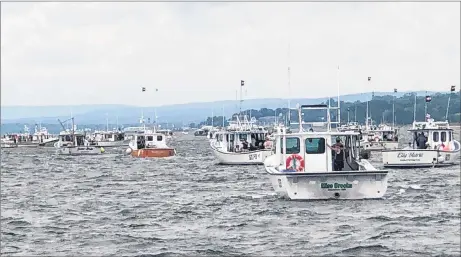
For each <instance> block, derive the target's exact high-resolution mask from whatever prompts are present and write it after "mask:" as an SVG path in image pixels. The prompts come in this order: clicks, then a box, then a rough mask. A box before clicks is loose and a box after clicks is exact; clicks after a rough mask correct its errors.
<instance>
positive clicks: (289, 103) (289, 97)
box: [285, 43, 291, 126]
mask: <svg viewBox="0 0 461 257" xmlns="http://www.w3.org/2000/svg"><path fill="white" fill-rule="evenodd" d="M290 50H291V46H290V43H288V124H285V125H288V126H290V123H291V68H290Z"/></svg>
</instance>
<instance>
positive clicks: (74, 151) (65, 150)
mask: <svg viewBox="0 0 461 257" xmlns="http://www.w3.org/2000/svg"><path fill="white" fill-rule="evenodd" d="M57 153H58V154H59V155H98V154H102V153H104V149H102V148H99V147H93V146H90V147H61V148H58V150H57Z"/></svg>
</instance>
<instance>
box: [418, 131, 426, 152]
mask: <svg viewBox="0 0 461 257" xmlns="http://www.w3.org/2000/svg"><path fill="white" fill-rule="evenodd" d="M426 142H427V138H426V136H424V134H423V133H422V132H421V133H419V134H418V136H417V137H416V145H417V147H418V149H426Z"/></svg>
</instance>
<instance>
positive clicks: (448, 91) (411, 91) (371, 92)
mask: <svg viewBox="0 0 461 257" xmlns="http://www.w3.org/2000/svg"><path fill="white" fill-rule="evenodd" d="M424 91H425V92H437V93H450V92H451V91H450V90H447V91H433V90H431V91H427V90H408V91H398V92H397V93H413V92H424ZM373 93H391V94H393V91H368V92H364V93H351V94H344V95H341V94H340V95H339V96H350V95H363V94H373ZM336 97H337V95H335V96H323V97H315V98H309V97H302V98H301V99H324V98H336ZM264 99H282V100H288V99H300V98H293V97H292V98H284V97H270V98H250V99H245V100H244V101H251V100H264ZM234 101H237V100H235V99H232V100H218V101H203V102H187V103H177V104H166V105H159V106H157V107H166V106H173V105H188V104H203V103H216V102H234ZM89 105H97V106H104V105H117V106H135V107H142V106H138V105H128V104H116V103H107V104H91V103H89V104H69V105H62V104H59V105H1V104H0V107H62V106H89Z"/></svg>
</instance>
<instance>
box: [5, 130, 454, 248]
mask: <svg viewBox="0 0 461 257" xmlns="http://www.w3.org/2000/svg"><path fill="white" fill-rule="evenodd" d="M171 145H172V146H175V147H176V148H177V152H178V156H177V157H174V158H172V159H156V160H148V159H136V158H131V157H129V156H125V155H124V154H123V151H124V149H119V150H114V151H115V153H114V151H112V153H108V154H106V155H101V156H97V157H94V156H93V157H86V156H80V157H61V156H57V155H55V154H54V149H39V150H38V152H36V151H37V150H34V149H2V152H1V153H2V156H1V157H2V160H1V171H2V174H1V254H2V255H27V256H31V255H47V256H56V255H72V256H90V255H93V256H103V255H104V256H107V255H117V256H122V255H123V256H128V255H129V256H141V255H143V256H148V255H152V256H154V255H159V256H170V255H189V256H191V255H200V256H217V255H226V256H230V255H253V256H262V255H265V256H268V255H270V256H282V255H283V256H288V255H309V256H316V255H326V256H331V255H336V256H346V255H349V256H350V255H355V256H357V255H360V256H367V255H368V256H371V255H373V256H403V255H408V256H409V255H418V256H436V255H458V256H459V255H460V170H459V169H460V167H459V166H454V167H450V168H440V169H408V170H396V171H392V172H391V174H390V178H389V188H388V191H387V194H386V196H385V198H384V199H382V200H367V201H337V200H331V201H312V202H295V201H288V200H284V199H280V198H278V197H277V196H275V194H274V193H273V189H272V187H271V185H270V183H269V180H268V178H267V176H266V175H265V173H264V170H263V167H262V166H234V167H232V166H220V165H214V164H213V158H212V156H211V152H210V151H209V150H208V147H207V142H206V141H205V140H204V138H195V137H194V136H192V135H184V136H183V135H179V136H178V138H177V139H175V140H174V142H172V143H171ZM106 150H108V149H106ZM108 151H109V150H108ZM371 161H372V163H374V164H376V166H377V167H380V163H379V162H380V155H375V156H373V157H372V160H371Z"/></svg>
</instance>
